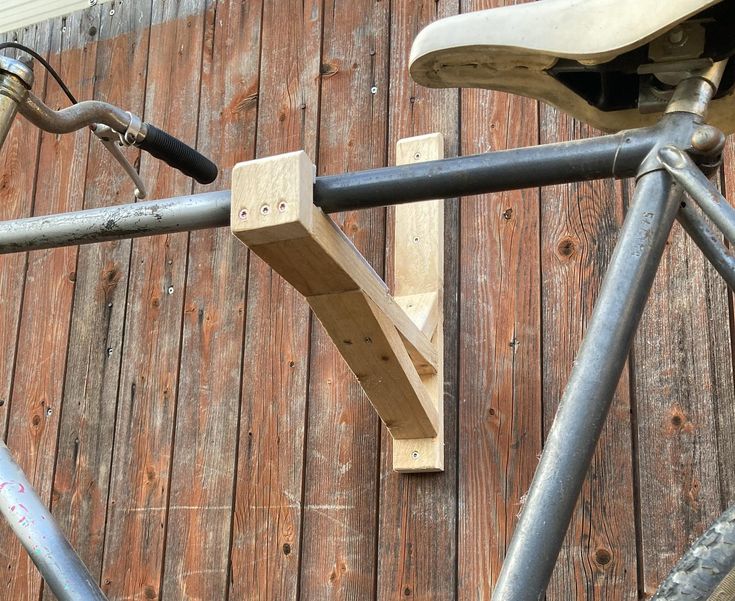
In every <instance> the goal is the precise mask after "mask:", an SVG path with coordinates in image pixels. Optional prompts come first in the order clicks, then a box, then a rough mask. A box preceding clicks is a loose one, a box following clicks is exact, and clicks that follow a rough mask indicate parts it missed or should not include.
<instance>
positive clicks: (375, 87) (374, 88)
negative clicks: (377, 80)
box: [370, 86, 378, 94]
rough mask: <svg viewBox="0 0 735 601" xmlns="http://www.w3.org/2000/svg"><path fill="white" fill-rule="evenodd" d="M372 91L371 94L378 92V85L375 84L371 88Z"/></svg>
mask: <svg viewBox="0 0 735 601" xmlns="http://www.w3.org/2000/svg"><path fill="white" fill-rule="evenodd" d="M370 93H371V94H377V93H378V86H373V87H372V88H370Z"/></svg>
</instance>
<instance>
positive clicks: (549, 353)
mask: <svg viewBox="0 0 735 601" xmlns="http://www.w3.org/2000/svg"><path fill="white" fill-rule="evenodd" d="M540 114H541V120H540V138H541V139H540V141H541V143H549V142H558V141H563V140H571V139H580V138H587V137H591V136H594V135H598V134H599V132H595V131H593V130H591V129H590V128H589V127H586V126H584V125H581V124H580V123H578V122H575V121H574V120H573V119H571V118H570V117H568V116H567V115H565V114H564V113H562V112H560V111H557V110H555V109H552V108H551V107H548V106H545V105H544V106H542V107H541V113H540ZM622 218H623V199H622V195H621V193H620V190H619V186H618V185H616V184H615V182H614V181H612V180H604V181H596V182H591V183H580V184H572V185H569V186H554V187H549V188H543V189H542V190H541V223H542V229H541V248H542V250H541V275H542V280H541V291H542V323H543V348H544V356H543V382H544V391H543V392H544V407H543V416H544V432H545V433H546V432H548V430H549V428H550V427H551V423H552V421H553V418H554V415H555V413H556V409H557V407H558V403H559V400H560V399H561V396H562V394H563V391H564V388H565V386H566V381H567V379H568V377H569V373H570V372H571V369H572V364H573V362H574V358H575V356H576V354H577V351H578V349H579V345H580V343H581V341H582V337H583V335H584V333H585V331H586V329H587V323H588V321H589V317H590V315H591V313H592V308H593V306H594V302H595V299H596V298H597V293H598V291H599V287H600V284H601V282H602V277H603V275H604V273H605V267H606V265H607V263H608V261H609V259H610V255H611V253H612V249H613V247H614V244H615V241H616V239H617V232H618V229H619V227H620V224H621V223H622ZM628 377H629V376H628V370H627V369H625V370H624V371H623V375H622V378H621V381H620V384H619V385H618V388H617V392H616V395H615V399H614V401H613V405H612V407H611V410H610V413H609V415H608V419H607V423H606V425H605V427H604V429H603V432H602V436H601V438H600V442H599V443H598V446H597V451H596V453H595V455H594V458H593V460H592V465H591V467H590V470H589V472H588V474H587V478H586V480H585V484H584V486H583V489H582V492H581V494H580V497H579V500H578V502H577V507H576V509H575V513H574V515H573V517H572V522H571V524H570V527H569V531H568V532H567V536H566V539H565V542H564V546H563V547H562V550H561V554H560V555H559V560H558V563H557V567H556V569H555V571H554V574H553V576H552V580H551V583H550V585H549V590H548V595H549V598H553V599H580V600H581V599H591V598H595V599H611V600H612V599H635V598H636V595H637V574H636V544H635V537H636V532H635V506H634V492H633V487H634V480H633V465H632V459H631V454H632V449H633V445H632V441H631V417H630V392H629V380H628Z"/></svg>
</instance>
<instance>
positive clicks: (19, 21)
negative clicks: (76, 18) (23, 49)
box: [0, 0, 110, 33]
mask: <svg viewBox="0 0 735 601" xmlns="http://www.w3.org/2000/svg"><path fill="white" fill-rule="evenodd" d="M109 1H110V0H97V1H96V2H94V1H93V0H0V33H4V32H6V31H13V30H14V29H19V28H21V27H25V26H26V25H32V24H34V23H40V22H42V21H46V20H47V19H53V18H54V17H59V16H61V15H68V14H69V13H73V12H74V11H77V10H81V9H83V8H88V7H89V6H90V5H93V4H101V3H102V2H109Z"/></svg>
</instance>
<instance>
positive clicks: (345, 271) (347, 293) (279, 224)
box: [231, 134, 444, 472]
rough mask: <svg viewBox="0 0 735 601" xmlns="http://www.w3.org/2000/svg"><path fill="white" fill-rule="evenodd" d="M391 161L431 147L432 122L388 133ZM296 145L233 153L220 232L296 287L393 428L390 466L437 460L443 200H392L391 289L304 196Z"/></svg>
mask: <svg viewBox="0 0 735 601" xmlns="http://www.w3.org/2000/svg"><path fill="white" fill-rule="evenodd" d="M396 157H397V162H398V164H406V163H414V162H419V161H426V160H434V159H440V158H443V139H442V136H441V134H428V135H425V136H418V137H415V138H407V139H404V140H400V141H399V142H398V144H397V152H396ZM314 177H315V168H314V165H313V164H312V163H311V161H310V160H309V158H308V157H307V155H306V153H304V152H303V151H299V152H292V153H288V154H284V155H278V156H274V157H268V158H263V159H257V160H254V161H248V162H245V163H240V164H238V165H236V166H235V168H234V170H233V173H232V212H231V227H232V232H233V233H234V234H235V236H237V238H238V239H239V240H241V241H242V242H243V243H245V244H246V245H247V246H248V247H249V248H250V249H251V250H252V251H253V252H254V253H255V254H257V255H258V256H259V257H260V258H262V259H263V260H264V261H266V262H267V263H268V264H269V265H270V266H271V267H272V268H273V270H275V271H276V272H278V273H279V274H280V275H281V276H282V277H283V278H284V279H285V280H286V281H288V282H289V283H290V284H291V285H292V286H294V288H296V290H298V291H299V292H300V293H301V294H303V295H304V297H305V298H306V300H307V301H308V303H309V305H310V306H311V308H312V310H313V311H314V314H315V315H316V316H317V317H318V318H319V320H320V321H321V322H322V324H323V325H324V328H325V329H326V331H327V332H328V333H329V335H330V337H331V338H332V340H333V341H334V343H335V345H336V346H337V348H338V349H339V352H340V353H341V354H342V356H343V357H344V359H345V361H346V362H347V364H348V365H349V366H350V369H351V370H352V371H353V372H354V373H355V375H356V376H357V379H358V381H359V382H360V384H361V385H362V388H363V389H364V390H365V393H366V394H367V396H368V398H369V399H370V401H371V403H372V404H373V407H375V410H376V411H377V412H378V415H379V416H380V419H381V420H382V421H383V423H385V425H386V427H387V428H388V431H389V432H390V434H391V437H392V438H393V469H395V470H396V471H401V472H423V471H441V470H443V469H444V410H443V409H444V408H443V293H442V291H443V285H444V201H443V200H432V201H427V202H421V203H413V204H406V205H399V206H396V207H395V208H394V209H393V210H394V214H393V217H394V219H393V228H394V232H393V236H392V237H391V239H392V241H393V252H392V259H393V262H394V269H393V274H394V278H393V279H394V282H393V287H392V288H393V293H392V294H391V292H390V291H389V287H388V286H387V285H386V283H385V282H384V281H383V280H382V279H381V278H380V276H378V274H377V273H375V271H374V270H373V268H372V267H371V266H370V265H369V264H368V262H367V261H366V260H365V258H364V257H363V256H362V255H361V254H360V252H359V251H358V250H357V249H356V248H355V246H354V245H353V244H352V242H351V241H350V240H349V238H347V236H346V235H345V234H344V233H343V232H342V230H341V229H339V227H337V226H336V225H335V224H334V222H333V221H332V220H331V219H330V218H329V217H328V216H327V215H325V214H324V213H323V212H322V210H321V209H319V208H317V207H316V206H315V205H314V203H313V188H314Z"/></svg>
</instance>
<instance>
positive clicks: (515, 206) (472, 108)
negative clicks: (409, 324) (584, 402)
mask: <svg viewBox="0 0 735 601" xmlns="http://www.w3.org/2000/svg"><path fill="white" fill-rule="evenodd" d="M502 4H512V2H497V1H491V2H488V1H477V0H475V1H469V0H466V1H464V2H462V11H463V12H470V11H475V10H481V9H486V8H492V7H495V6H499V5H502ZM461 113H462V154H465V155H467V154H476V153H479V152H487V151H489V150H502V149H505V148H514V147H518V146H530V145H534V144H536V143H537V141H538V130H537V123H538V119H537V103H536V102H535V101H532V100H529V99H525V98H521V97H518V96H512V95H508V94H503V93H497V92H496V93H493V92H488V91H485V90H462V108H461ZM538 203H539V195H538V190H533V189H531V190H523V191H518V192H508V193H503V194H494V195H489V196H488V195H486V196H480V197H474V198H468V199H464V200H463V201H462V206H461V222H460V223H461V226H460V227H461V249H460V265H461V267H460V281H461V283H462V287H461V291H460V294H461V298H462V299H463V302H462V305H461V315H460V324H461V325H460V340H462V345H461V350H460V368H459V369H460V371H459V374H460V375H459V479H458V481H459V517H458V526H457V527H458V539H459V543H458V544H459V561H458V566H459V594H458V599H467V600H469V599H473V600H475V599H489V598H490V596H491V593H492V590H493V588H494V586H495V582H496V580H497V577H498V574H499V572H500V567H501V565H502V562H503V559H504V557H505V549H506V547H507V545H508V543H509V541H510V536H511V534H512V533H513V530H514V528H515V524H516V522H517V517H518V514H519V512H520V509H521V502H522V497H523V495H525V493H526V491H527V489H528V485H529V484H530V481H531V478H532V476H533V472H534V470H535V468H536V463H537V460H536V457H537V454H538V453H539V451H540V447H541V417H540V415H541V412H540V408H541V373H540V358H541V340H540V336H539V333H540V327H541V324H540V307H539V303H540V298H539V284H540V282H539V271H540V270H539V262H540V258H539V252H540V249H539V227H540V226H539V204H538Z"/></svg>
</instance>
